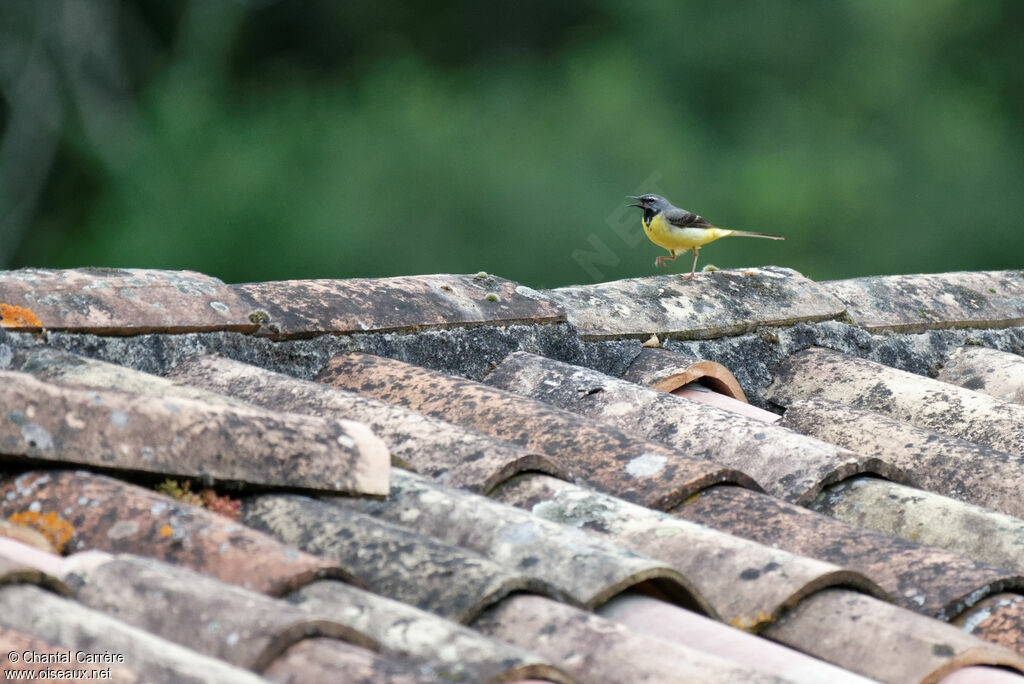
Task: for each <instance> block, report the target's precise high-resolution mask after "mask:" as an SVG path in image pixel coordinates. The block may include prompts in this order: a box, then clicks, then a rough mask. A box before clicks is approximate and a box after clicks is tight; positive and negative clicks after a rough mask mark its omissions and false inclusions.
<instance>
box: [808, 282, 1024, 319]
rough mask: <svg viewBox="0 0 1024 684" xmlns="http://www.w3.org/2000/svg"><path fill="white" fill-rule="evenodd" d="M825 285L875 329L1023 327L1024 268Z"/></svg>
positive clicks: (824, 285)
mask: <svg viewBox="0 0 1024 684" xmlns="http://www.w3.org/2000/svg"><path fill="white" fill-rule="evenodd" d="M821 286H822V287H823V288H825V290H826V291H828V292H830V293H832V294H833V295H834V296H836V297H838V298H839V299H840V300H842V302H843V304H845V305H846V309H847V312H848V313H849V315H850V317H851V318H852V319H853V322H854V323H856V324H857V325H859V326H861V327H862V328H866V329H868V330H871V331H894V332H904V333H918V332H922V331H924V330H929V329H933V328H952V327H958V328H963V327H972V328H1004V327H1007V326H1013V325H1024V271H981V272H975V273H938V274H923V275H894V276H873V277H870V278H852V279H850V280H834V281H831V282H826V283H822V284H821Z"/></svg>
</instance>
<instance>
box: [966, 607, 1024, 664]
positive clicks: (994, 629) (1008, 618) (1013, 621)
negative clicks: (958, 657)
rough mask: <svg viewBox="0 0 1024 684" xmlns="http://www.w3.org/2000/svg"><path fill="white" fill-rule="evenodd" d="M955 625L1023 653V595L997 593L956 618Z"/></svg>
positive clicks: (969, 632) (986, 639)
mask: <svg viewBox="0 0 1024 684" xmlns="http://www.w3.org/2000/svg"><path fill="white" fill-rule="evenodd" d="M954 624H956V625H958V626H959V627H960V628H961V629H962V630H964V631H965V632H967V633H968V634H973V635H974V636H976V637H979V638H981V639H984V640H985V641H991V642H992V643H994V644H999V645H1000V646H1003V647H1004V648H1008V649H1010V650H1011V651H1016V652H1018V653H1024V596H1021V595H1020V594H994V595H992V596H988V597H986V598H984V599H982V600H981V601H978V603H976V604H975V605H974V606H972V607H971V609H970V610H967V611H964V612H963V613H962V614H960V615H959V616H957V618H956V620H954Z"/></svg>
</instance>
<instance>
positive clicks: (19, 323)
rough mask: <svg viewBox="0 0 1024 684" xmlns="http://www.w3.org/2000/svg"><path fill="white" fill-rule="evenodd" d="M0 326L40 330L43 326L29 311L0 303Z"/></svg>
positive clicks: (21, 307)
mask: <svg viewBox="0 0 1024 684" xmlns="http://www.w3.org/2000/svg"><path fill="white" fill-rule="evenodd" d="M0 326H3V327H5V328H42V327H43V324H42V323H41V322H40V321H39V318H38V317H37V316H36V315H35V314H34V313H32V310H31V309H27V308H25V307H23V306H15V305H14V304H4V303H3V302H0Z"/></svg>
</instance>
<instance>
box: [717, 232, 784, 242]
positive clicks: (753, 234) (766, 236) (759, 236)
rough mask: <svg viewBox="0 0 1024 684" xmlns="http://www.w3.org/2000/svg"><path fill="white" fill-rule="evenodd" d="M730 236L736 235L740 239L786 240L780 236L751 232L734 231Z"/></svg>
mask: <svg viewBox="0 0 1024 684" xmlns="http://www.w3.org/2000/svg"><path fill="white" fill-rule="evenodd" d="M732 235H738V236H740V237H758V238H767V239H769V240H785V239H786V238H784V237H782V236H781V235H769V234H768V233H751V232H748V231H746V230H734V231H732ZM732 235H730V237H732Z"/></svg>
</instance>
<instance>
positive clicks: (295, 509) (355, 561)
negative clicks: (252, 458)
mask: <svg viewBox="0 0 1024 684" xmlns="http://www.w3.org/2000/svg"><path fill="white" fill-rule="evenodd" d="M242 519H243V520H244V521H245V523H246V525H249V526H251V527H255V528H256V529H259V530H263V531H266V532H268V533H269V534H272V535H274V536H276V537H277V538H278V539H281V540H282V541H284V542H285V543H287V544H289V545H291V546H295V547H298V548H300V549H302V550H303V551H308V552H310V553H315V554H318V555H321V556H325V557H331V558H337V559H338V561H339V562H340V563H341V565H342V566H343V567H345V568H346V569H347V570H349V571H350V572H352V573H353V574H355V575H357V576H358V577H359V578H360V579H362V580H363V581H365V582H366V586H367V588H369V589H370V591H373V592H375V593H378V594H381V595H382V596H387V597H388V598H393V599H397V600H399V601H402V602H403V603H408V604H409V605H412V606H416V607H417V608H420V609H422V610H426V611H429V612H431V613H434V614H436V615H440V616H442V617H445V618H448V619H450V620H455V621H456V622H462V623H465V622H468V621H470V620H472V619H473V618H474V617H476V616H477V615H479V613H480V611H482V610H483V609H484V608H486V607H487V606H489V605H491V604H493V603H496V602H498V601H500V600H501V599H502V598H504V597H505V596H507V595H509V594H510V593H512V592H515V591H524V592H533V593H538V594H547V595H553V596H556V597H558V598H563V597H564V594H563V593H562V592H561V591H559V590H558V589H556V588H555V587H554V586H553V585H551V584H548V583H546V582H544V581H542V580H539V579H537V578H535V577H532V576H529V575H526V574H523V573H520V572H516V571H514V570H511V569H506V568H504V567H503V566H501V565H499V564H498V563H495V562H494V561H491V560H488V559H487V558H484V557H483V556H481V555H479V554H476V553H473V552H471V551H467V550H465V549H461V548H458V547H455V546H451V545H448V544H442V543H440V542H438V541H436V540H433V539H431V538H430V537H425V536H423V535H419V534H415V533H413V532H410V531H409V530H407V529H405V528H404V527H401V526H399V525H394V524H391V523H386V522H384V521H381V520H378V519H377V518H374V517H372V516H368V515H363V514H361V513H358V512H356V511H353V510H350V509H347V508H343V507H339V506H332V505H331V504H328V503H325V502H322V501H317V500H315V499H309V498H306V497H300V496H294V495H278V494H270V495H267V496H261V497H258V498H256V499H254V500H251V501H249V502H247V503H246V506H245V509H244V513H243V517H242Z"/></svg>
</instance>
